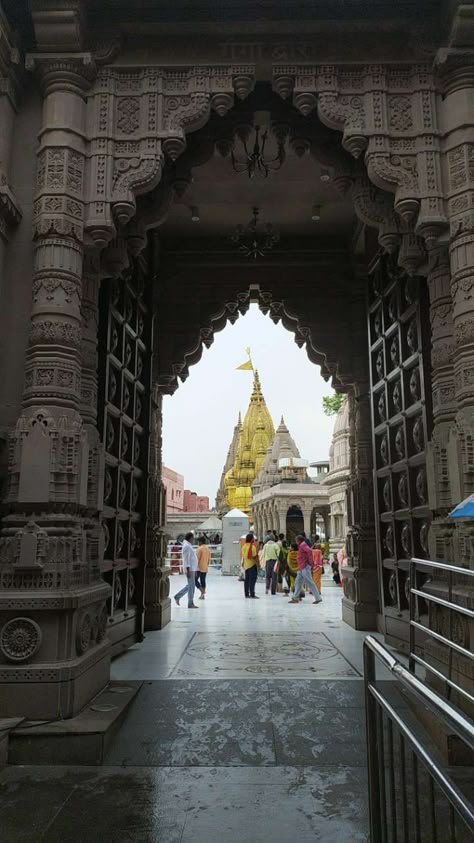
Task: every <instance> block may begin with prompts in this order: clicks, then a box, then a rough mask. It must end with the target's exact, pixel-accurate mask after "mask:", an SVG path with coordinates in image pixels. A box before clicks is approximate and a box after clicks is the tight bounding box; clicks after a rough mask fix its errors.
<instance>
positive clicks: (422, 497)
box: [415, 468, 426, 503]
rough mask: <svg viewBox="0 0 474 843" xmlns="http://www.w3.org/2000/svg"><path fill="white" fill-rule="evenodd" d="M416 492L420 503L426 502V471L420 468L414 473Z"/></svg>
mask: <svg viewBox="0 0 474 843" xmlns="http://www.w3.org/2000/svg"><path fill="white" fill-rule="evenodd" d="M415 485H416V494H417V495H418V500H419V501H420V503H426V471H425V469H424V468H420V470H419V471H418V473H417V475H416V484H415Z"/></svg>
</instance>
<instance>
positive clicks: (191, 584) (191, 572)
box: [174, 533, 199, 609]
mask: <svg viewBox="0 0 474 843" xmlns="http://www.w3.org/2000/svg"><path fill="white" fill-rule="evenodd" d="M193 543H194V535H193V533H186V535H185V537H184V542H183V550H182V554H183V556H182V558H183V569H184V573H185V574H186V579H187V583H186V585H185V586H184V588H182V589H181V591H178V593H177V594H175V596H174V602H175V603H176V605H177V606H179V601H180V600H181V598H182V597H184V595H185V594H187V595H188V609H198V608H199V606H196V605H195V604H194V589H195V577H196V571H197V569H198V561H197V556H196V551H195V550H194V547H193Z"/></svg>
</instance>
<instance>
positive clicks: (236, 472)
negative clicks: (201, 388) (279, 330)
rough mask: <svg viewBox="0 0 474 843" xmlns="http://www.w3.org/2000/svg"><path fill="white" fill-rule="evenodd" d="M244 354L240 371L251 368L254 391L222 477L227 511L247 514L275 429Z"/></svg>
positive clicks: (258, 378) (251, 365)
mask: <svg viewBox="0 0 474 843" xmlns="http://www.w3.org/2000/svg"><path fill="white" fill-rule="evenodd" d="M247 353H248V355H249V360H248V363H249V364H250V366H247V364H243V365H242V366H239V368H240V369H241V368H243V367H244V366H245V367H246V368H250V367H251V369H252V371H253V389H252V394H251V396H250V403H249V406H248V409H247V412H246V414H245V417H244V420H243V423H242V427H241V431H240V437H239V444H238V446H237V452H236V454H235V459H234V464H233V466H232V468H231V469H230V470H229V471H227V473H226V476H225V489H226V499H227V505H228V506H229V507H230V509H240V510H242V512H245V513H246V514H250V501H251V500H252V483H253V482H254V480H255V477H256V476H257V474H258V472H259V471H260V469H261V467H262V465H263V462H264V459H265V455H266V452H267V449H268V447H269V446H270V445H271V444H272V442H273V437H274V436H275V428H274V427H273V421H272V418H271V416H270V413H269V411H268V407H267V405H266V403H265V398H264V397H263V393H262V387H261V384H260V377H259V374H258V371H257V369H254V368H253V364H252V361H251V357H250V349H247Z"/></svg>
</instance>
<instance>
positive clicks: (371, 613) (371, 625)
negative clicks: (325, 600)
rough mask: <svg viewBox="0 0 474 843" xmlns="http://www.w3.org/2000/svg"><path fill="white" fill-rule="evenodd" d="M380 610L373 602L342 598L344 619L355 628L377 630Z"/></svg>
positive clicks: (369, 630) (368, 630)
mask: <svg viewBox="0 0 474 843" xmlns="http://www.w3.org/2000/svg"><path fill="white" fill-rule="evenodd" d="M377 616H378V611H377V607H374V606H373V604H371V603H354V602H352V601H351V600H346V598H345V597H343V598H342V620H343V621H344V622H345V623H348V624H349V626H352V627H353V629H359V630H361V631H367V632H373V631H377V629H378V623H377Z"/></svg>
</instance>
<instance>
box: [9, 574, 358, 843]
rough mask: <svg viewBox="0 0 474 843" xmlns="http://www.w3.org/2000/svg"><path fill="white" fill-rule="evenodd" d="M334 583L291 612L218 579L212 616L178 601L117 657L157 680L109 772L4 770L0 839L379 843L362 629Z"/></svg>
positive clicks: (120, 674)
mask: <svg viewBox="0 0 474 843" xmlns="http://www.w3.org/2000/svg"><path fill="white" fill-rule="evenodd" d="M181 582H182V578H180V577H173V579H172V592H173V593H174V592H175V591H178V590H179V587H180V584H181ZM323 582H324V586H323V597H324V601H323V603H322V604H321V605H319V606H313V605H312V601H311V599H310V598H308V597H307V598H306V599H305V600H304V601H303V602H302V603H301V604H299V605H293V606H290V605H288V602H287V598H285V597H284V596H283V595H275V596H271V595H268V596H266V595H265V593H264V585H263V584H262V583H259V584H258V586H257V594H259V596H260V598H261V599H260V600H258V601H257V600H255V601H253V600H252V601H250V600H245V599H244V598H243V588H242V584H241V583H238V582H236V580H235V579H233V578H222V577H220V576H218V575H216V574H211V576H210V578H209V588H208V597H207V599H206V600H205V601H198V605H199V611H189V610H188V609H187V608H186V606H185V604H183V603H182V604H181V606H180V607H179V608H178V607H176V606H175V605H174V604H173V610H172V622H171V624H169V626H168V627H166V629H164V630H162V631H160V632H154V633H149V634H147V637H146V640H145V641H144V642H143V644H141V645H139V646H136V647H133V648H132V649H131V650H129V651H128V652H127V653H125V654H124V655H123V656H121V657H120V658H118V659H117V660H116V661H115V662H114V664H113V671H112V677H113V679H115V680H116V681H119V682H123V683H124V684H126V682H127V680H142V681H143V683H144V684H143V686H142V689H141V691H140V693H139V695H138V696H137V697H136V699H135V701H134V703H133V704H132V706H131V708H130V711H129V712H128V714H127V717H126V719H125V721H124V723H123V725H122V727H121V729H120V731H119V733H118V734H117V736H116V738H115V740H114V741H113V743H112V745H111V747H110V750H109V752H108V755H107V758H106V763H105V765H104V767H102V768H88V767H82V768H81V767H9V768H7V769H6V770H4V771H3V773H1V774H0V841H1V843H22V841H25V843H26V841H28V843H30V841H44V843H56V841H58V843H59V841H61V843H62V841H71V843H75V841H80V842H81V843H109V841H110V843H112V841H113V843H126V841H127V842H128V841H137V843H155V841H156V843H191V841H193V843H214V841H215V843H289V842H290V841H293V839H298V841H299V843H313V841H319V840H320V841H326V842H327V843H345V841H349V840H352V841H365V840H367V789H366V769H365V765H366V755H365V725H364V723H365V721H364V706H363V683H362V680H361V673H362V641H363V638H364V634H363V633H358V632H355V631H354V630H353V629H351V628H350V627H348V626H346V625H345V624H344V623H343V622H342V620H341V617H340V615H341V606H340V601H341V594H342V592H341V589H338V588H336V587H333V586H332V584H331V581H330V578H329V576H328V575H326V577H325V580H324V581H323Z"/></svg>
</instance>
